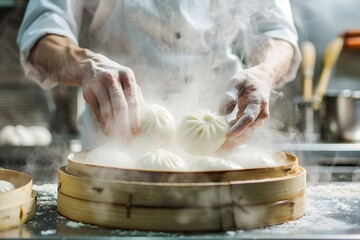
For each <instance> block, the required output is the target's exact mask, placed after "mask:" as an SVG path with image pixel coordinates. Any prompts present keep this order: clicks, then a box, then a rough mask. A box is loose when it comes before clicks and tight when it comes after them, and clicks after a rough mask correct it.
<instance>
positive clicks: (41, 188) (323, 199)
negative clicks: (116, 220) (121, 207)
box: [0, 183, 360, 239]
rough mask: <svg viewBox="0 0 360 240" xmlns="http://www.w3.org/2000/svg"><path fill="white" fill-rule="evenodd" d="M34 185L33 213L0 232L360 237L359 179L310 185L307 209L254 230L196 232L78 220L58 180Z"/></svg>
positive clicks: (63, 235) (10, 234) (64, 235)
mask: <svg viewBox="0 0 360 240" xmlns="http://www.w3.org/2000/svg"><path fill="white" fill-rule="evenodd" d="M33 188H34V190H35V191H37V196H38V209H37V212H36V215H35V217H34V219H32V220H31V221H30V222H28V223H26V224H24V225H22V226H20V227H17V228H13V229H9V230H6V231H3V232H0V238H4V239H8V238H19V239H20V238H21V239H112V238H117V237H126V238H136V239H139V238H140V239H141V238H144V239H148V238H156V239H160V238H183V239H220V238H229V239H232V238H236V239H360V183H326V184H319V185H316V186H315V185H314V186H308V187H307V202H306V204H307V208H306V215H305V216H304V217H302V218H300V219H298V220H296V221H292V222H287V223H284V224H280V225H275V226H271V227H267V228H260V229H255V230H247V231H243V230H238V231H228V232H221V233H192V234H182V233H161V232H143V231H128V230H121V229H109V228H103V227H97V226H93V225H89V224H83V223H78V222H73V221H71V220H68V219H66V218H64V217H62V216H60V215H58V213H57V211H56V188H57V185H56V184H44V185H34V186H33Z"/></svg>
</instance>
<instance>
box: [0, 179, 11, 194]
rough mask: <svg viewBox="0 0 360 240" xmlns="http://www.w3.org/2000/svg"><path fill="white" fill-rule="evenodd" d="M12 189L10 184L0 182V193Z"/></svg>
mask: <svg viewBox="0 0 360 240" xmlns="http://www.w3.org/2000/svg"><path fill="white" fill-rule="evenodd" d="M14 189H15V186H14V185H13V184H12V183H11V182H8V181H5V180H0V192H7V191H11V190H14Z"/></svg>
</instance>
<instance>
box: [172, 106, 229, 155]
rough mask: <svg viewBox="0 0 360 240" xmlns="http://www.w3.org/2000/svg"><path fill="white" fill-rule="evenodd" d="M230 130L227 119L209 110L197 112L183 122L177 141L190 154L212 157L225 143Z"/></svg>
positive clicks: (178, 131) (179, 128)
mask: <svg viewBox="0 0 360 240" xmlns="http://www.w3.org/2000/svg"><path fill="white" fill-rule="evenodd" d="M229 129H230V124H229V122H228V121H227V120H226V118H225V117H223V116H220V115H219V114H217V113H212V112H210V111H208V110H197V111H195V112H193V113H191V114H189V115H188V116H186V117H185V118H184V119H183V120H182V121H181V123H180V125H179V127H178V130H177V140H178V143H179V145H180V146H181V147H182V148H183V149H184V150H185V151H186V152H188V153H190V154H194V155H211V154H213V153H214V152H216V151H217V150H218V149H219V148H220V147H221V145H222V144H223V143H224V142H225V140H226V134H227V132H228V131H229Z"/></svg>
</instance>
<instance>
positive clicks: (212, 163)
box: [190, 156, 242, 171]
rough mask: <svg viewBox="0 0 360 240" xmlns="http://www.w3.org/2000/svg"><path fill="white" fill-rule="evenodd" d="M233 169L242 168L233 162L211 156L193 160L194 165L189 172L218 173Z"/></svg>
mask: <svg viewBox="0 0 360 240" xmlns="http://www.w3.org/2000/svg"><path fill="white" fill-rule="evenodd" d="M235 169H242V167H241V166H240V165H238V164H236V163H234V162H231V161H227V160H225V159H222V158H217V157H212V156H208V157H200V158H198V159H195V160H194V163H193V164H192V165H191V166H190V170H193V171H220V170H235Z"/></svg>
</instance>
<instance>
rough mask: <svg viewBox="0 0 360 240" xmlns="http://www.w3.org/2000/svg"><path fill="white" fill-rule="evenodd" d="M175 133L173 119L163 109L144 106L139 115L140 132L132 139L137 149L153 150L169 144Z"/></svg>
mask: <svg viewBox="0 0 360 240" xmlns="http://www.w3.org/2000/svg"><path fill="white" fill-rule="evenodd" d="M174 132H175V119H174V117H173V116H172V114H171V113H170V112H169V111H168V110H167V109H166V108H164V107H162V106H160V105H156V104H152V105H148V106H146V107H145V108H144V109H143V110H142V112H141V115H140V132H139V134H138V135H137V136H136V138H135V139H134V142H133V143H134V144H135V145H136V147H137V148H138V149H139V148H140V149H143V150H145V151H147V149H155V148H159V147H164V146H166V145H169V144H170V143H171V140H172V138H173V136H174Z"/></svg>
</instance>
